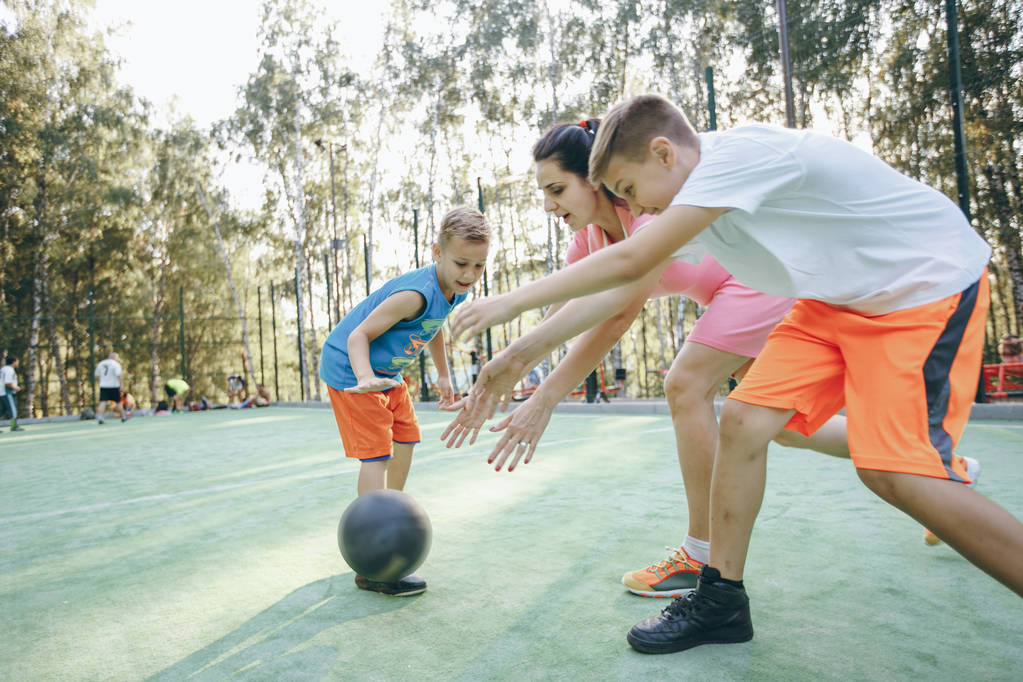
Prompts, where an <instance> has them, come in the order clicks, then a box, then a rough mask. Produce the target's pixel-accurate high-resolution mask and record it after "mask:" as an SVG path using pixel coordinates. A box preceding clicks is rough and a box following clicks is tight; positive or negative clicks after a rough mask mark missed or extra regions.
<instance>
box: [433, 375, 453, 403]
mask: <svg viewBox="0 0 1023 682" xmlns="http://www.w3.org/2000/svg"><path fill="white" fill-rule="evenodd" d="M437 390H438V391H439V392H440V407H442V408H443V407H445V406H446V405H451V404H452V403H453V402H455V391H454V389H453V388H451V379H450V378H448V377H437Z"/></svg>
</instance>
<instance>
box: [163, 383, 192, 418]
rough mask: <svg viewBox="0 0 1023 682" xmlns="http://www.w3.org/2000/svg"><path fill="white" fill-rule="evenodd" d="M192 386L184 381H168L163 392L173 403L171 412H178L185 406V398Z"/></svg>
mask: <svg viewBox="0 0 1023 682" xmlns="http://www.w3.org/2000/svg"><path fill="white" fill-rule="evenodd" d="M190 388H191V386H189V385H188V383H187V382H185V380H184V379H168V380H167V383H166V384H165V385H164V387H163V390H164V391H165V392H166V393H167V399H168V400H170V401H171V412H178V411H180V410H181V408H182V407H184V405H185V396H187V395H188V391H189V389H190Z"/></svg>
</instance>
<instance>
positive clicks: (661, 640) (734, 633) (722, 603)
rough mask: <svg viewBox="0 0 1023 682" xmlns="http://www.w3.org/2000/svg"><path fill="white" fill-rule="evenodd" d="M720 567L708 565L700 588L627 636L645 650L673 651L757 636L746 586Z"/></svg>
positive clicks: (649, 619) (703, 573)
mask: <svg viewBox="0 0 1023 682" xmlns="http://www.w3.org/2000/svg"><path fill="white" fill-rule="evenodd" d="M720 577H721V574H720V573H718V571H717V569H716V568H710V567H709V566H704V568H703V572H702V573H701V574H700V578H699V580H698V581H697V583H696V589H695V590H693V591H692V592H690V593H688V594H686V595H683V596H681V597H678V598H677V599H675V600H674V601H673V602H672V603H671V604H669V605H668V606H667V608H665V609H664V610H663V611H661V613H660V615H657V616H653V617H652V618H647V619H646V620H644V621H642V622H639V623H636V624H635V625H633V626H632V629H631V630H629V634H628V637H627V639H628V640H629V644H631V645H632V648H633V649H635V650H636V651H640V652H642V653H645V654H669V653H671V652H673V651H684V650H686V649H691V648H692V647H694V646H699V645H700V644H727V643H732V642H748V641H749V640H751V639H753V623H752V621H751V620H750V615H749V597H747V596H746V590H744V589H743V588H741V587H734V586H732V585H729V584H727V583H722V582H715V578H720Z"/></svg>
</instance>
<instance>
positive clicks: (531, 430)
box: [487, 395, 553, 471]
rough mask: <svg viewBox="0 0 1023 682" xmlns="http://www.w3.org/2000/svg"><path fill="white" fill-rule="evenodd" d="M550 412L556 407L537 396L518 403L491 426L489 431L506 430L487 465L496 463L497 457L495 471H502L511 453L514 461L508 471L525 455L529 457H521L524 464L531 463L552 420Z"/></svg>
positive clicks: (509, 465) (509, 464) (510, 463)
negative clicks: (508, 413)
mask: <svg viewBox="0 0 1023 682" xmlns="http://www.w3.org/2000/svg"><path fill="white" fill-rule="evenodd" d="M551 412H553V407H552V406H551V405H549V404H547V403H545V402H544V401H543V400H541V399H540V398H539V397H538V396H536V395H534V396H533V397H531V398H530V399H529V400H527V401H526V402H524V403H522V404H521V405H519V407H518V408H517V409H516V410H515V411H514V412H512V413H511V414H510V415H508V416H507V417H505V419H504V421H502V422H501V423H500V424H498V425H496V426H494V427H491V429H490V430H491V431H494V432H497V431H502V430H505V429H507V430H505V431H504V435H503V436H501V440H499V441H497V445H495V446H494V449H493V451H492V452H491V453H490V457H488V458H487V464H493V463H494V461H495V460H497V466H495V467H494V471H500V470H501V467H502V466H504V463H505V460H507V459H508V457H509V456H511V457H512V460H511V462H509V463H508V471H512V470H513V469H515V467H516V466H517V465H518V463H519V459H521V458H522V456H523V455H525V457H526V458H525V459H524V460H522V463H523V464H529V461H530V460H531V459H533V452H535V451H536V445H537V443H539V442H540V436H542V435H543V432H544V429H546V428H547V423H548V422H549V421H550V420H551Z"/></svg>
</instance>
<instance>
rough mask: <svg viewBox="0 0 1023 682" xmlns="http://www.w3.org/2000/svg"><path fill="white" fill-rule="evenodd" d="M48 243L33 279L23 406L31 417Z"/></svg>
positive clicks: (38, 260)
mask: <svg viewBox="0 0 1023 682" xmlns="http://www.w3.org/2000/svg"><path fill="white" fill-rule="evenodd" d="M45 261H46V242H45V241H43V243H42V244H40V245H39V257H38V259H37V260H36V266H35V273H34V275H33V278H32V325H31V326H30V327H29V334H28V358H27V360H26V362H25V402H24V404H23V405H22V406H21V409H22V414H23V416H25V417H31V416H32V412H33V405H34V402H35V395H36V354H37V353H38V352H39V349H38V345H39V325H40V321H41V318H42V314H43V306H42V289H43V271H44V270H45V269H46V262H45Z"/></svg>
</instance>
